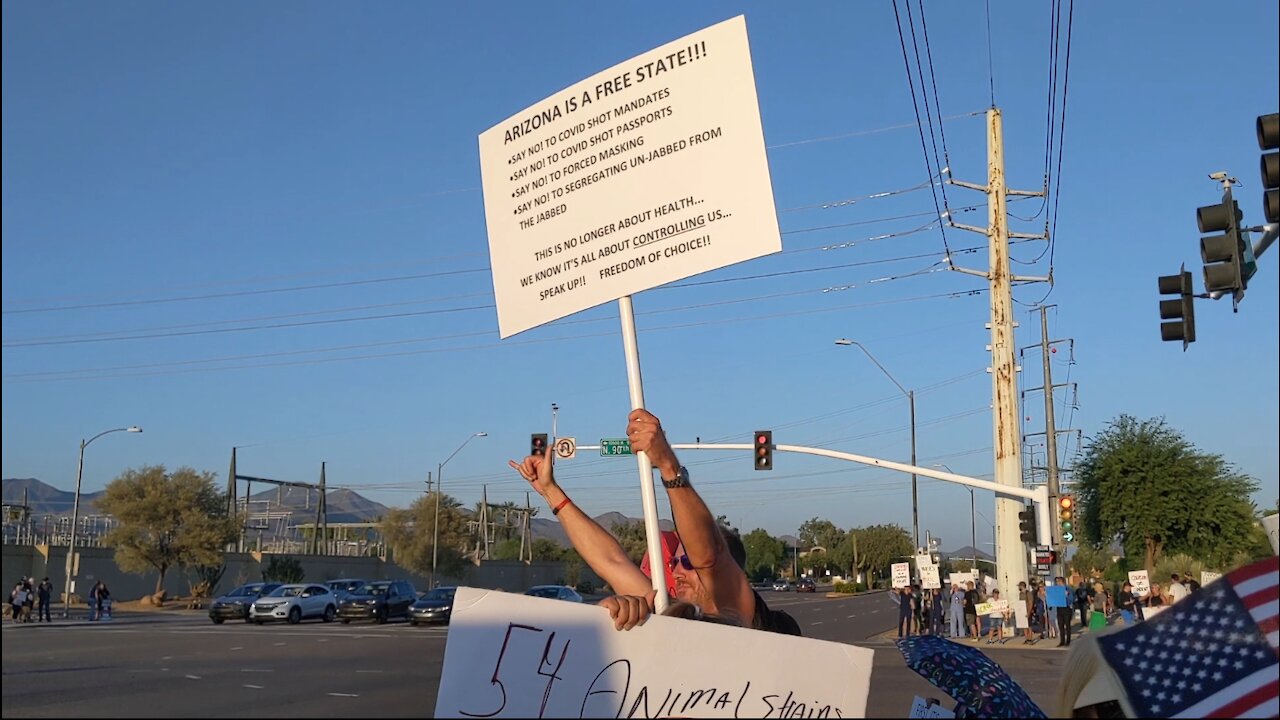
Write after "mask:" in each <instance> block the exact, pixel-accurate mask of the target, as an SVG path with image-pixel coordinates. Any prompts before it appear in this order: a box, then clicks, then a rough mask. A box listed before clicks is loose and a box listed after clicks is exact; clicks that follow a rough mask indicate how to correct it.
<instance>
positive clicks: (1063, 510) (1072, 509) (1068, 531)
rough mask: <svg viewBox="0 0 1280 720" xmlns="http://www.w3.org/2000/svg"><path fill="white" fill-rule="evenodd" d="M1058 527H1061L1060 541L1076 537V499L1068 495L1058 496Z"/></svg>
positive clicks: (1069, 540)
mask: <svg viewBox="0 0 1280 720" xmlns="http://www.w3.org/2000/svg"><path fill="white" fill-rule="evenodd" d="M1058 527H1060V528H1062V542H1075V539H1076V531H1075V527H1076V499H1075V498H1074V497H1072V496H1070V495H1063V496H1062V497H1060V498H1058Z"/></svg>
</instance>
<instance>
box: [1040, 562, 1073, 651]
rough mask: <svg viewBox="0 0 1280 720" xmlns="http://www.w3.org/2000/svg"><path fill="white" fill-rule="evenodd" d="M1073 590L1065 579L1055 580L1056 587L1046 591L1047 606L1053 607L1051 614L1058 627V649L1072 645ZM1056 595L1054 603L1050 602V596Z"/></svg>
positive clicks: (1058, 578)
mask: <svg viewBox="0 0 1280 720" xmlns="http://www.w3.org/2000/svg"><path fill="white" fill-rule="evenodd" d="M1070 590H1071V588H1070V587H1069V586H1068V585H1067V580H1066V578H1064V577H1061V576H1059V577H1057V578H1054V586H1053V587H1052V588H1049V589H1047V590H1045V598H1046V605H1050V604H1051V605H1053V609H1052V610H1051V612H1052V613H1053V614H1054V616H1055V617H1054V620H1056V624H1057V627H1058V647H1064V646H1069V645H1071V605H1070V604H1069V601H1068V599H1067V598H1068V596H1069V594H1070V592H1069V591H1070ZM1050 592H1053V593H1054V594H1055V596H1056V597H1055V598H1054V601H1053V602H1052V603H1049V602H1048V594H1049V593H1050Z"/></svg>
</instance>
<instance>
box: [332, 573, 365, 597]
mask: <svg viewBox="0 0 1280 720" xmlns="http://www.w3.org/2000/svg"><path fill="white" fill-rule="evenodd" d="M367 582H369V581H368V580H365V579H363V578H340V579H338V580H329V581H328V582H326V583H325V584H324V585H325V587H327V588H329V592H331V593H333V595H334V597H335V598H336V599H338V600H341V599H342V598H344V597H346V596H347V595H350V594H351V593H353V592H355V591H357V590H359V589H360V588H362V587H364V585H365V583H367Z"/></svg>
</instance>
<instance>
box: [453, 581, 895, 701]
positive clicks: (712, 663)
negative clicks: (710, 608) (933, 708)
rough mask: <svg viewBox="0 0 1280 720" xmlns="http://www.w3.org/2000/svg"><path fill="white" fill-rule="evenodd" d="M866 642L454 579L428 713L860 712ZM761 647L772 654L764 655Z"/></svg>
mask: <svg viewBox="0 0 1280 720" xmlns="http://www.w3.org/2000/svg"><path fill="white" fill-rule="evenodd" d="M872 656H873V651H872V650H869V649H867V648H859V647H854V646H852V645H844V644H841V643H834V642H827V641H824V640H811V639H805V638H799V637H794V636H789V635H780V634H778V633H770V632H764V631H761V630H748V629H745V628H739V627H732V626H728V625H719V624H715V623H709V622H699V621H696V620H682V619H678V618H668V617H663V616H654V617H650V618H649V619H648V621H647V622H646V623H645V624H644V625H642V626H640V627H637V628H634V629H632V630H629V631H618V630H615V629H614V628H613V622H612V621H611V620H610V619H609V614H608V612H607V611H606V610H605V609H604V608H601V607H597V606H594V605H584V604H581V603H567V602H564V601H562V600H548V599H543V598H534V597H528V596H525V595H512V594H509V593H503V592H498V591H495V590H477V589H475V588H467V587H462V588H458V591H457V595H456V596H455V597H454V601H453V615H452V618H451V619H450V625H449V638H448V643H447V644H446V647H445V656H444V670H443V673H442V674H441V678H440V691H439V695H438V699H437V701H436V708H435V717H486V718H488V717H513V718H514V717H518V718H532V717H549V718H550V717H575V718H576V717H790V716H792V715H794V716H796V717H821V718H827V717H830V718H835V717H863V716H864V715H865V713H866V705H867V692H868V689H869V688H870V685H871V661H872ZM759 658H769V662H767V663H761V662H760V661H759Z"/></svg>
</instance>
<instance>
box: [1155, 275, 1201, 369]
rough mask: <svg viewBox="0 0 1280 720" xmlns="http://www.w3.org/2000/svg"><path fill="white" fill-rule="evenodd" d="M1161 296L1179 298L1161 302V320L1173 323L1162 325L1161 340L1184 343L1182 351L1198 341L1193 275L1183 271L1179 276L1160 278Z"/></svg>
mask: <svg viewBox="0 0 1280 720" xmlns="http://www.w3.org/2000/svg"><path fill="white" fill-rule="evenodd" d="M1159 282H1160V294H1161V295H1178V296H1179V297H1177V298H1171V299H1169V300H1163V299H1162V300H1161V301H1160V319H1161V320H1169V321H1172V322H1161V323H1160V339H1161V340H1163V341H1165V342H1176V341H1178V340H1181V341H1182V349H1183V350H1184V351H1185V350H1186V349H1187V345H1189V344H1191V343H1193V342H1195V341H1196V305H1195V302H1196V299H1195V295H1194V294H1193V293H1192V291H1191V273H1189V272H1187V271H1186V270H1183V271H1182V272H1180V273H1178V274H1177V275H1161V276H1160V280H1159Z"/></svg>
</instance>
